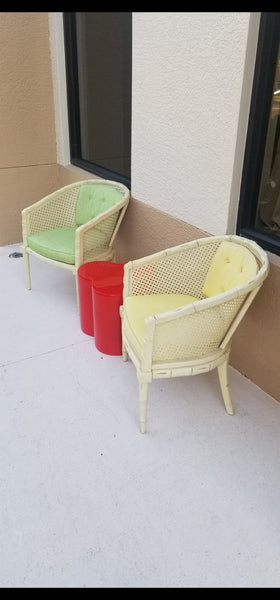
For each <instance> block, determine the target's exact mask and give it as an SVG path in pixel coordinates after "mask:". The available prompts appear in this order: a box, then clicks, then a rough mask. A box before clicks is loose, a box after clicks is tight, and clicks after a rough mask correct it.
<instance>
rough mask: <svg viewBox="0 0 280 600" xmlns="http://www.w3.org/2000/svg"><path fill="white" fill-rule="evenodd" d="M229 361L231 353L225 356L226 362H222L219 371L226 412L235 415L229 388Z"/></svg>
mask: <svg viewBox="0 0 280 600" xmlns="http://www.w3.org/2000/svg"><path fill="white" fill-rule="evenodd" d="M228 360H229V352H227V354H226V355H225V360H224V362H222V364H221V365H219V366H218V367H217V369H218V375H219V381H220V387H221V391H222V396H223V400H224V405H225V408H226V411H227V413H228V414H229V415H234V408H233V405H232V402H231V397H230V393H229V386H228Z"/></svg>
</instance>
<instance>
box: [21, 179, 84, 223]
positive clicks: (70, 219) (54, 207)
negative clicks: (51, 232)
mask: <svg viewBox="0 0 280 600" xmlns="http://www.w3.org/2000/svg"><path fill="white" fill-rule="evenodd" d="M76 196H77V190H76V189H71V190H69V191H67V192H63V193H60V194H56V195H54V196H52V197H50V198H49V199H48V201H45V202H43V203H42V204H39V205H38V206H36V207H34V208H33V210H32V211H30V213H29V215H28V218H29V233H37V232H39V231H45V230H47V229H55V228H57V227H75V207H76Z"/></svg>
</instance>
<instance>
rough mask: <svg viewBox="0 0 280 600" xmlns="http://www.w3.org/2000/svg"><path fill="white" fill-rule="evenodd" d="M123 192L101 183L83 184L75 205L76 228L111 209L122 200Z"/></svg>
mask: <svg viewBox="0 0 280 600" xmlns="http://www.w3.org/2000/svg"><path fill="white" fill-rule="evenodd" d="M122 196H123V192H122V191H121V190H117V189H115V188H114V187H110V186H109V185H104V184H102V183H96V184H93V183H84V184H83V185H81V187H80V189H79V194H78V198H77V203H76V224H77V227H79V226H80V225H84V223H87V222H88V221H90V220H91V219H94V217H97V216H98V215H100V214H101V213H103V212H105V211H106V210H108V209H109V208H112V206H114V205H115V204H117V202H119V201H120V200H121V199H122Z"/></svg>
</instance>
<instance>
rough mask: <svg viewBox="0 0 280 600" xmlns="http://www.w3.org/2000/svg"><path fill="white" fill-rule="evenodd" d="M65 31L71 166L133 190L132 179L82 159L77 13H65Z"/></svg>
mask: <svg viewBox="0 0 280 600" xmlns="http://www.w3.org/2000/svg"><path fill="white" fill-rule="evenodd" d="M131 14H132V13H131ZM63 29H64V47H65V69H66V86H67V103H68V124H69V143H70V161H71V164H73V165H75V166H77V167H80V168H81V169H85V170H86V171H89V172H90V173H93V174H94V175H97V176H99V177H102V178H104V179H110V180H113V181H119V182H120V183H123V184H124V185H126V186H127V187H128V188H129V189H131V177H125V176H124V175H122V174H121V173H117V172H115V171H111V170H109V169H106V168H104V167H102V166H100V165H97V164H96V163H92V162H89V161H87V160H85V159H83V158H82V149H81V125H80V103H79V80H78V61H77V32H76V12H63Z"/></svg>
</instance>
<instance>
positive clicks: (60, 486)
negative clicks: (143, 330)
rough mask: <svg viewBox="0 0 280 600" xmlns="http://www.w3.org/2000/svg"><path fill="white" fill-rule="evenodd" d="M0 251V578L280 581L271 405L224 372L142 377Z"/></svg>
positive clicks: (244, 584)
mask: <svg viewBox="0 0 280 600" xmlns="http://www.w3.org/2000/svg"><path fill="white" fill-rule="evenodd" d="M19 250H20V248H19V245H18V244H15V245H13V246H5V247H1V248H0V269H1V281H2V285H1V301H0V302H1V311H0V319H1V328H0V340H1V344H0V376H1V399H0V401H1V419H0V428H1V435H0V445H1V451H0V498H1V502H0V515H1V517H0V540H1V544H0V587H1V588H274V587H276V588H277V587H279V586H280V509H279V503H280V435H279V431H280V404H279V403H278V402H277V401H276V400H274V399H273V398H272V397H270V396H269V395H267V394H265V393H264V392H263V391H262V390H261V389H259V388H258V387H257V386H255V385H254V384H253V383H252V382H251V381H249V380H248V379H246V378H245V377H243V376H242V375H241V374H240V373H238V372H237V371H235V370H234V369H232V368H230V371H229V382H230V389H231V394H232V399H233V403H234V406H235V409H236V414H235V416H234V417H230V416H229V415H227V413H226V412H225V409H224V407H223V403H222V399H221V395H220V390H219V384H218V377H217V373H216V372H211V373H207V374H203V375H200V376H196V377H189V378H187V377H185V378H177V379H173V380H158V381H155V382H153V383H152V384H151V386H150V393H149V406H148V429H147V433H146V434H144V435H143V434H141V433H140V431H139V423H138V384H137V378H136V372H135V369H134V367H133V365H132V363H131V362H127V363H125V362H123V360H122V357H121V356H109V355H105V354H102V353H101V352H99V351H98V350H97V349H96V347H95V343H94V338H92V337H89V336H87V335H86V334H84V333H83V332H82V331H81V328H80V321H79V315H78V311H77V305H76V292H75V282H74V278H73V275H72V274H71V273H68V272H66V271H63V270H61V269H55V268H53V267H51V266H50V265H47V264H43V263H41V262H40V261H37V260H36V259H34V258H31V280H32V290H30V291H28V290H27V289H26V287H25V281H24V269H23V259H22V258H12V257H10V256H9V254H11V253H13V252H15V251H19Z"/></svg>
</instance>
